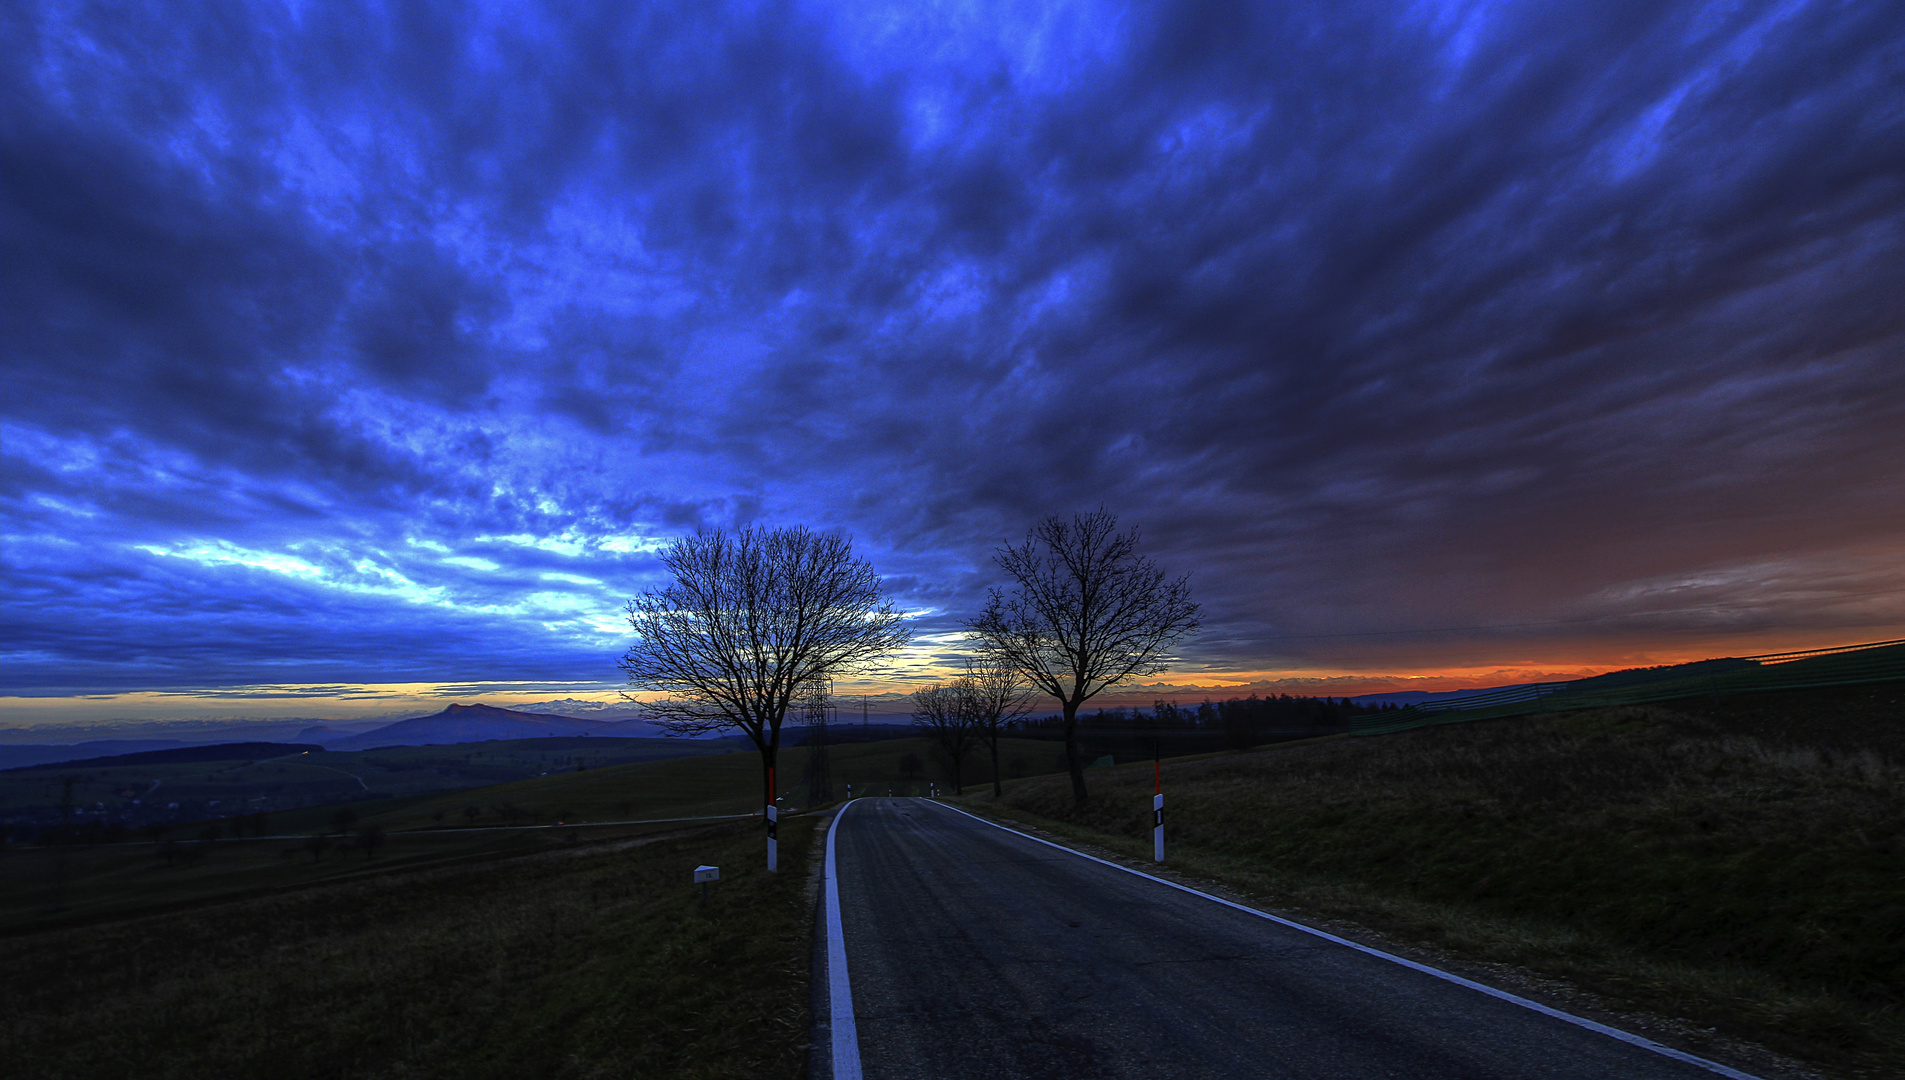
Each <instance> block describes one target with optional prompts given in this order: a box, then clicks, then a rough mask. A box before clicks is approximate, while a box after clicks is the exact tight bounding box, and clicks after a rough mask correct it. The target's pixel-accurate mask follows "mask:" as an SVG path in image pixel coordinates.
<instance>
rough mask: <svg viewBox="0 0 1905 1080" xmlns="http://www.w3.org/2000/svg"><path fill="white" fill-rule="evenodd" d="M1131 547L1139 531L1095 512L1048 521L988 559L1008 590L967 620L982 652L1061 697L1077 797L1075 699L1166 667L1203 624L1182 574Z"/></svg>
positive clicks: (1080, 774) (1079, 767)
mask: <svg viewBox="0 0 1905 1080" xmlns="http://www.w3.org/2000/svg"><path fill="white" fill-rule="evenodd" d="M1137 547H1138V533H1137V530H1136V529H1133V530H1131V531H1130V532H1127V533H1120V532H1119V531H1118V519H1117V517H1116V516H1115V515H1113V514H1111V513H1109V512H1107V511H1105V510H1102V509H1101V510H1099V511H1097V512H1096V513H1091V514H1079V515H1076V516H1074V517H1073V518H1072V519H1071V520H1070V521H1066V520H1064V519H1063V518H1060V517H1059V516H1057V515H1052V516H1051V517H1048V518H1045V519H1044V520H1042V521H1040V522H1039V523H1038V524H1037V525H1036V526H1034V527H1033V528H1032V531H1031V532H1030V533H1029V534H1028V535H1027V536H1026V538H1025V542H1024V543H1022V544H1018V545H1010V544H1008V545H1006V546H1005V547H1002V548H1000V549H999V550H998V553H997V554H996V555H995V556H994V561H995V562H997V563H998V564H999V568H1000V569H1002V570H1004V571H1005V572H1006V573H1007V574H1008V575H1010V576H1011V578H1012V580H1013V583H1014V588H1013V590H1012V591H1011V592H1010V593H1007V592H1004V591H1001V590H999V589H993V590H992V592H991V595H990V598H989V600H988V602H987V604H986V609H985V611H984V612H983V613H981V614H980V615H979V617H977V618H975V619H971V620H969V621H968V622H967V623H966V629H967V632H968V634H969V635H970V636H971V638H972V640H973V643H974V645H975V646H976V647H977V649H978V651H979V652H980V653H981V655H983V656H984V657H985V658H987V659H988V660H990V661H992V662H994V663H998V664H1001V665H1005V666H1009V667H1011V668H1013V669H1014V670H1016V671H1017V672H1018V673H1019V674H1020V675H1022V676H1024V677H1025V679H1026V680H1027V681H1029V682H1030V683H1031V684H1032V685H1033V686H1034V687H1036V688H1037V689H1038V690H1039V691H1041V692H1043V693H1046V694H1049V695H1051V696H1052V697H1054V698H1056V699H1058V702H1059V705H1060V706H1061V707H1062V708H1063V710H1064V714H1065V756H1066V760H1067V763H1068V764H1069V766H1070V770H1071V777H1072V795H1073V797H1074V798H1075V799H1077V800H1078V801H1079V802H1081V803H1082V802H1084V801H1085V794H1086V793H1085V774H1084V764H1083V762H1082V761H1081V760H1080V758H1079V755H1078V745H1077V726H1078V707H1079V705H1081V704H1083V703H1084V702H1085V701H1086V700H1088V699H1089V698H1091V697H1093V696H1094V695H1096V694H1097V693H1099V692H1100V691H1102V690H1104V689H1105V688H1106V687H1108V686H1114V685H1116V684H1118V683H1121V682H1124V681H1126V680H1128V679H1134V678H1141V677H1143V676H1146V675H1155V674H1157V673H1158V672H1160V671H1163V670H1164V669H1165V665H1166V663H1167V662H1168V660H1169V659H1170V657H1169V656H1168V654H1167V650H1169V649H1170V647H1171V646H1172V645H1174V644H1176V643H1177V642H1178V641H1180V640H1182V639H1183V638H1184V637H1185V636H1186V635H1188V634H1190V633H1192V632H1194V631H1195V630H1196V629H1197V628H1198V626H1199V625H1200V623H1199V620H1198V616H1197V605H1196V604H1194V603H1192V602H1191V590H1190V579H1189V576H1188V575H1186V576H1185V577H1179V578H1175V579H1169V578H1166V577H1165V575H1164V571H1163V570H1160V569H1159V568H1158V566H1157V564H1156V563H1154V562H1152V561H1151V559H1150V558H1148V557H1146V556H1143V555H1139V554H1138V553H1137Z"/></svg>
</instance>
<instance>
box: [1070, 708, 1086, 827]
mask: <svg viewBox="0 0 1905 1080" xmlns="http://www.w3.org/2000/svg"><path fill="white" fill-rule="evenodd" d="M1065 767H1066V768H1068V769H1070V770H1071V774H1072V801H1073V802H1075V803H1077V804H1078V805H1080V806H1083V805H1085V763H1084V762H1083V761H1081V760H1080V759H1079V757H1078V703H1077V702H1075V701H1068V702H1066V703H1065Z"/></svg>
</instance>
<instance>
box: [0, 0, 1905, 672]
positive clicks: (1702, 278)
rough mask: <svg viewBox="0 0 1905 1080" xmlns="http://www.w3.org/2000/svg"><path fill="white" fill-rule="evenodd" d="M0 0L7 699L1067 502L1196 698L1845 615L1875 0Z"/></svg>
mask: <svg viewBox="0 0 1905 1080" xmlns="http://www.w3.org/2000/svg"><path fill="white" fill-rule="evenodd" d="M4 19H5V21H4V22H0V49H4V52H5V55H6V56H7V58H8V61H9V62H8V63H7V64H6V65H4V66H0V252H3V253H4V254H0V350H4V356H5V363H6V370H7V372H8V386H9V390H8V393H7V394H6V395H5V396H4V398H0V439H4V442H3V443H0V512H3V513H4V515H5V519H4V531H5V536H6V547H5V551H4V554H0V573H3V574H4V575H5V579H6V586H7V588H6V593H5V595H6V597H7V599H5V600H0V623H4V625H5V627H6V634H5V637H4V640H5V642H6V645H5V646H4V650H5V653H6V658H5V659H6V663H5V668H6V672H7V674H6V676H5V677H6V679H7V682H8V685H9V687H11V688H13V689H15V690H19V689H23V688H33V689H36V690H38V691H49V690H53V689H58V688H62V687H67V688H74V689H95V690H97V689H101V688H129V687H189V686H215V685H226V686H238V685H248V684H254V683H273V684H280V683H283V684H289V683H299V682H326V683H329V682H339V683H349V682H398V681H432V680H440V681H460V680H471V679H476V680H486V681H487V680H495V681H518V682H533V683H544V682H546V683H559V682H564V681H567V680H570V679H594V678H598V677H602V678H613V675H612V673H611V674H606V675H605V674H603V672H602V671H601V670H599V669H603V668H604V667H605V664H606V663H608V662H611V661H612V658H613V655H614V653H615V652H616V647H617V641H616V635H615V633H614V623H615V617H616V614H617V611H618V601H617V598H618V597H622V596H626V595H628V594H629V593H630V592H632V591H635V590H639V589H640V588H643V587H647V586H648V585H650V584H652V583H653V581H654V577H653V575H654V573H655V564H654V561H653V559H652V557H651V556H650V554H649V552H651V551H652V550H653V547H654V545H655V544H656V543H658V542H661V541H664V540H665V539H666V538H667V537H669V536H672V535H675V534H678V533H679V532H681V531H683V530H685V529H691V528H693V527H695V526H697V525H702V524H722V523H733V522H739V521H754V520H759V521H767V522H794V521H801V522H807V523H810V524H814V525H817V526H820V527H825V528H840V529H845V530H849V531H851V532H853V533H855V534H856V535H857V536H858V537H859V538H860V542H861V544H862V546H863V547H864V548H865V550H866V551H867V552H868V553H869V554H871V555H872V556H873V557H874V558H875V559H876V561H877V562H878V564H879V565H880V566H881V568H882V569H883V570H884V571H886V572H887V573H889V574H890V575H891V581H892V583H893V585H894V587H895V588H896V589H897V590H898V591H899V592H901V593H902V594H903V599H904V602H905V603H907V604H908V605H909V606H914V607H917V608H921V609H929V610H930V611H931V614H930V615H928V616H927V617H926V618H925V620H924V621H923V624H922V625H923V627H924V628H926V629H928V630H940V631H943V630H946V629H949V628H951V627H953V626H955V625H956V623H957V621H958V619H959V618H960V617H962V616H963V615H965V614H966V613H968V612H970V611H971V610H972V609H973V607H974V606H975V604H976V603H977V601H978V598H979V597H980V596H981V595H982V594H983V589H984V587H985V585H986V584H987V583H988V582H989V580H990V575H989V572H988V566H987V561H986V556H987V552H988V550H989V549H990V547H991V545H993V544H996V543H998V542H999V541H1001V540H1004V539H1007V538H1011V537H1015V536H1017V535H1019V534H1020V533H1022V531H1023V530H1024V529H1025V527H1026V526H1027V525H1028V524H1029V523H1030V522H1031V521H1032V520H1033V519H1034V518H1036V517H1037V516H1038V515H1040V514H1043V513H1047V512H1052V511H1070V510H1074V509H1084V508H1091V507H1096V506H1099V505H1104V506H1107V507H1109V508H1112V509H1114V510H1116V511H1118V512H1120V513H1121V514H1123V515H1125V517H1126V519H1127V520H1129V521H1134V522H1138V523H1141V524H1143V525H1144V526H1145V528H1146V532H1147V537H1148V538H1149V543H1150V544H1151V546H1152V548H1153V550H1155V551H1156V552H1157V553H1158V554H1159V555H1160V556H1161V557H1162V558H1164V560H1165V561H1166V563H1167V564H1168V565H1171V566H1173V567H1176V568H1183V569H1189V570H1194V571H1195V573H1196V578H1195V581H1196V583H1197V586H1198V589H1199V592H1200V594H1201V595H1202V596H1203V597H1204V599H1205V600H1206V602H1207V615H1208V616H1209V621H1210V627H1209V630H1208V632H1207V633H1206V634H1205V635H1204V636H1203V637H1202V638H1200V639H1199V641H1197V642H1196V643H1193V644H1192V645H1191V646H1190V648H1189V651H1188V653H1187V657H1188V659H1189V661H1190V667H1191V668H1192V669H1194V670H1195V669H1208V670H1238V671H1261V670H1267V669H1272V668H1276V667H1278V666H1280V665H1293V666H1300V667H1332V666H1334V667H1356V666H1373V667H1384V666H1388V667H1400V666H1410V665H1434V664H1476V663H1491V664H1492V663H1508V662H1520V661H1521V660H1529V661H1530V662H1534V661H1535V660H1537V659H1540V658H1542V657H1546V658H1548V659H1547V660H1546V661H1544V662H1552V660H1553V658H1555V657H1567V656H1581V655H1587V654H1589V653H1592V654H1594V655H1597V656H1599V655H1611V654H1613V653H1620V652H1622V650H1626V651H1627V652H1645V651H1646V649H1647V647H1648V646H1647V645H1646V643H1647V642H1656V643H1664V644H1660V645H1659V648H1661V649H1666V650H1669V651H1671V650H1673V649H1675V648H1682V647H1684V648H1688V649H1699V648H1703V647H1708V646H1709V645H1711V646H1712V647H1715V648H1719V647H1722V645H1724V644H1725V643H1727V642H1730V641H1736V640H1740V639H1743V638H1751V637H1753V636H1754V635H1759V636H1762V637H1764V636H1769V635H1770V636H1772V637H1773V638H1779V635H1785V636H1786V637H1785V638H1779V640H1780V641H1781V642H1783V641H1784V640H1787V639H1790V638H1793V637H1807V636H1808V635H1812V636H1818V635H1826V636H1828V637H1829V636H1833V635H1839V636H1844V637H1849V638H1855V637H1861V636H1867V635H1868V634H1870V635H1872V636H1878V635H1880V634H1881V633H1884V632H1889V631H1890V630H1892V629H1895V628H1898V627H1900V626H1905V603H1901V601H1900V600H1899V598H1898V597H1899V595H1900V594H1899V593H1898V590H1900V589H1905V580H1901V579H1905V568H1902V567H1900V566H1898V565H1897V563H1896V560H1895V558H1890V557H1888V556H1887V554H1886V553H1887V552H1896V550H1897V542H1898V539H1899V537H1900V536H1901V535H1902V534H1905V498H1902V497H1901V496H1902V495H1905V492H1901V491H1900V489H1899V485H1900V481H1899V479H1898V473H1897V469H1896V466H1895V462H1896V461H1897V460H1898V457H1899V454H1900V452H1901V451H1902V450H1905V446H1902V445H1901V443H1905V436H1901V434H1900V433H1901V432H1905V386H1902V385H1901V382H1902V381H1905V374H1901V372H1905V367H1901V365H1900V364H1899V363H1898V361H1899V358H1900V354H1901V342H1902V341H1905V305H1900V304H1899V303H1898V302H1897V299H1896V298H1897V297H1898V296H1899V295H1901V294H1902V293H1905V130H1902V129H1905V114H1901V112H1900V111H1899V109H1898V108H1897V106H1896V102H1897V100H1898V99H1899V93H1900V90H1901V87H1900V84H1899V72H1900V71H1901V70H1905V30H1902V29H1901V27H1900V26H1899V25H1898V22H1897V19H1896V18H1895V17H1892V16H1891V15H1890V14H1889V13H1888V12H1886V11H1885V10H1883V5H1867V6H1863V7H1860V6H1844V5H1836V4H1828V3H1823V2H1818V3H1801V4H1797V5H1773V4H1745V5H1736V6H1732V7H1728V8H1724V9H1722V8H1717V7H1713V6H1710V5H1691V4H1688V5H1675V4H1664V5H1663V4H1659V3H1648V4H1641V3H1603V4H1595V5H1589V6H1586V7H1580V6H1576V7H1573V8H1568V9H1557V8H1555V7H1553V6H1552V5H1541V4H1534V3H1506V4H1499V5H1493V6H1489V7H1469V6H1461V5H1453V4H1451V5H1419V6H1417V7H1414V8H1408V9H1397V8H1395V7H1393V6H1392V5H1357V4H1348V5H1345V4H1320V3H1319V4H1309V5H1301V4H1299V5H1282V6H1269V5H1253V4H1242V3H1216V2H1213V3H1180V4H1153V5H1112V4H1036V5H1034V4H1021V5H1014V4H997V5H973V6H969V7H966V8H958V9H949V10H945V11H940V10H932V11H925V10H921V9H917V8H916V7H915V6H912V5H876V4H839V5H819V4H809V5H795V4H774V3H768V4H753V5H743V4H732V5H729V4H705V3H692V4H690V3H679V4H661V3H656V4H636V5H630V4H600V5H594V6H591V5H586V4H584V5H563V6H560V7H554V8H550V9H546V10H537V11H531V10H524V9H518V8H515V7H484V6H480V5H453V4H444V5H425V4H407V5H391V6H379V5H331V4H327V5H320V6H318V7H315V8H310V9H308V10H302V11H295V12H287V11H285V10H282V9H272V8H263V7H257V8H254V7H250V6H246V5H227V6H221V7H214V8H209V9H200V10H199V11H197V12H196V13H195V14H193V15H191V16H189V17H184V18H181V17H180V16H179V14H178V12H177V11H176V9H172V8H167V7H164V6H160V5H154V6H151V7H149V8H145V9H137V8H134V9H127V8H125V7H123V6H110V7H108V6H98V7H87V6H80V7H67V6H54V5H46V6H44V7H41V8H33V7H27V8H19V9H16V10H15V11H14V12H13V13H12V14H10V15H8V16H5V17H4ZM1508 625H1512V626H1513V627H1514V629H1513V631H1512V633H1510V632H1507V631H1492V630H1460V629H1456V628H1462V627H1491V626H1508ZM1372 631H1381V632H1382V633H1380V634H1371V633H1370V632H1372ZM1392 631H1420V633H1404V634H1396V633H1392ZM1676 643H1677V644H1676ZM1510 654H1512V655H1510Z"/></svg>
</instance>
